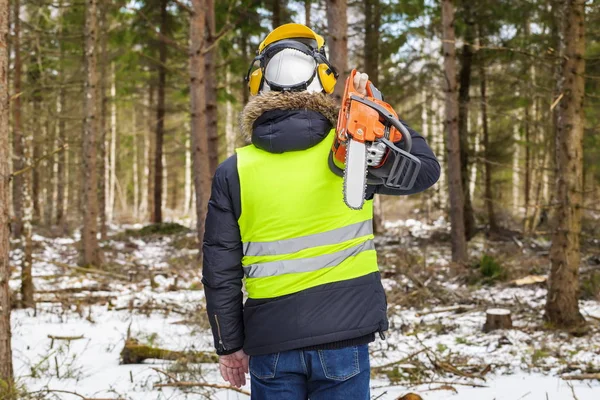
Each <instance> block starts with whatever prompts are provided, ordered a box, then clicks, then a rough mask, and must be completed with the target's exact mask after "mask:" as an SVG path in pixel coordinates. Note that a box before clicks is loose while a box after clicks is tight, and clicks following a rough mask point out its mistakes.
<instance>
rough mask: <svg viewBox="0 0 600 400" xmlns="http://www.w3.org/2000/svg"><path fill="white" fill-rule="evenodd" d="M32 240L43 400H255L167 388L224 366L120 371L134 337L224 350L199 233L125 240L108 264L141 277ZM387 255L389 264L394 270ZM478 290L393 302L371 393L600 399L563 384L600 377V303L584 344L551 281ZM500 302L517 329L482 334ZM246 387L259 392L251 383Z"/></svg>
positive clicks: (18, 320) (36, 373)
mask: <svg viewBox="0 0 600 400" xmlns="http://www.w3.org/2000/svg"><path fill="white" fill-rule="evenodd" d="M392 225H393V224H392ZM388 228H391V229H407V230H410V231H412V232H413V237H426V236H427V235H428V234H427V231H428V230H431V229H443V221H442V222H440V221H438V222H436V223H435V224H433V225H431V226H426V225H424V224H421V223H419V222H418V221H416V222H415V221H402V222H398V223H396V224H395V225H393V226H390V227H388ZM34 240H35V259H36V261H35V262H34V271H33V274H34V277H35V278H34V281H35V285H36V289H37V291H38V294H37V296H38V300H39V301H40V302H39V303H38V306H37V309H36V310H35V311H34V310H15V311H14V312H13V314H12V321H13V346H14V359H15V373H16V375H17V376H18V382H19V383H20V384H21V385H23V386H24V387H26V389H27V391H28V392H29V393H31V394H32V397H34V398H44V399H46V398H47V399H77V398H81V396H84V397H86V398H90V399H92V398H94V399H99V398H102V399H136V400H137V399H144V400H146V399H157V400H158V399H199V398H215V399H246V398H248V396H247V395H245V394H242V393H237V392H234V391H232V390H228V389H215V388H210V387H197V388H191V389H185V390H184V389H181V388H172V387H162V388H160V387H156V386H155V385H156V384H164V383H172V382H173V379H172V378H175V379H177V380H179V381H194V382H205V383H209V384H219V385H222V384H224V382H223V381H221V379H220V377H219V376H218V373H217V370H216V365H215V364H209V363H205V364H193V365H190V364H189V363H188V364H185V363H180V362H178V361H162V360H147V361H145V362H144V363H143V364H138V365H120V352H121V350H122V348H123V346H124V343H125V339H126V338H127V337H128V335H129V336H130V337H133V338H136V339H137V340H139V341H140V343H143V344H148V345H151V346H155V347H160V348H164V349H170V350H179V351H212V337H211V335H210V332H209V328H208V325H207V323H206V320H205V318H204V311H203V309H204V298H203V292H202V290H201V285H200V283H199V281H200V270H199V268H198V267H196V266H195V265H194V260H195V259H194V250H193V248H192V246H193V245H187V246H186V245H185V244H186V243H189V244H191V243H193V234H191V233H187V234H185V233H182V234H179V235H171V236H165V237H159V236H148V237H135V236H126V235H125V236H124V235H122V234H115V235H114V236H113V239H112V240H110V241H108V243H107V244H106V250H107V260H108V261H109V262H108V265H109V267H108V270H109V271H112V272H113V273H115V274H119V275H121V276H127V277H130V279H118V278H113V277H106V276H105V277H101V276H99V275H94V274H82V273H79V272H76V271H73V270H71V269H69V268H66V267H65V264H66V265H76V257H77V252H76V247H75V246H76V238H58V239H50V238H45V237H43V236H39V235H36V236H35V237H34ZM402 241H403V240H401V242H402ZM182 243H183V244H182ZM429 254H430V258H431V260H433V261H431V263H433V262H434V261H435V262H436V265H437V268H440V271H441V270H442V269H443V268H445V265H447V262H444V260H445V257H446V256H447V250H444V249H438V250H436V251H433V250H432V251H430V253H429ZM20 255H21V254H20V252H19V251H18V250H15V251H13V252H12V258H13V262H14V265H15V266H16V265H18V264H19V262H18V260H19V258H20ZM43 260H45V261H43ZM387 261H388V258H387V257H386V258H384V263H386V262H387ZM390 262H391V261H390ZM174 264H179V266H177V267H175V266H174ZM182 265H183V266H184V267H183V268H182V267H181V266H182ZM385 268H388V269H389V268H390V265H385ZM19 273H20V271H19V270H18V268H15V269H14V275H13V280H11V287H12V288H13V289H15V290H18V287H19V281H18V277H19ZM432 282H434V281H433V280H432ZM440 282H441V285H443V288H444V290H449V291H459V290H463V289H465V288H463V287H460V285H459V284H458V283H457V282H456V281H452V280H450V279H448V280H447V281H446V282H444V280H443V279H441V280H440ZM384 284H385V286H386V288H387V289H388V290H389V291H390V293H394V291H396V292H398V291H403V290H407V289H406V288H407V287H410V286H411V284H412V283H411V282H410V281H408V280H406V278H392V279H390V278H387V279H386V280H385V282H384ZM426 284H429V283H428V282H426ZM432 287H433V288H436V287H437V286H432ZM440 287H442V286H440ZM75 288H79V289H75ZM432 290H434V289H432ZM469 293H470V297H471V298H472V299H473V304H470V305H465V304H461V305H458V304H456V305H455V304H451V305H444V306H441V305H440V306H424V307H421V308H418V309H417V308H407V307H404V306H402V307H401V306H399V305H393V304H391V305H390V316H391V318H390V322H391V329H390V331H389V332H388V338H387V340H386V341H380V340H377V341H376V342H375V343H373V344H372V345H371V352H372V367H373V372H374V378H373V380H372V398H373V399H396V398H398V397H399V396H401V395H403V394H405V393H408V392H415V393H419V394H420V395H421V396H423V398H424V399H426V400H441V399H460V400H488V399H489V400H493V399H495V400H518V399H531V400H534V399H536V400H537V399H540V400H543V399H549V400H550V399H555V400H563V399H578V400H598V399H600V381H598V380H595V381H593V380H584V381H567V380H564V379H562V378H561V376H566V375H573V374H580V373H586V372H587V373H590V372H595V373H597V372H600V329H599V324H598V321H600V303H599V302H597V301H585V302H582V303H581V308H582V312H583V313H584V315H586V316H588V320H589V322H590V333H589V334H587V335H585V336H582V337H578V338H577V337H572V336H570V335H568V334H564V333H557V332H554V331H549V330H545V329H543V324H542V322H541V317H540V315H541V311H540V310H541V307H543V302H544V299H545V289H544V288H543V285H542V286H540V285H530V286H524V287H513V286H510V285H494V286H485V287H482V288H480V289H472V290H470V291H469ZM490 298H493V300H494V304H495V305H496V306H506V307H507V308H510V309H515V308H516V309H517V310H518V311H517V312H515V313H514V315H513V321H514V327H515V329H512V330H506V331H494V332H492V333H489V334H485V333H483V332H482V331H481V327H482V325H483V323H484V321H485V312H484V311H485V307H484V306H482V304H484V303H483V302H484V300H487V299H490ZM515 304H517V305H518V307H516V306H515ZM594 317H595V318H594ZM596 318H597V319H596ZM80 336H82V338H81V339H75V340H64V338H65V337H71V339H72V338H73V337H80ZM51 337H55V339H52V338H51ZM56 337H62V338H63V339H56ZM169 376H170V377H169ZM243 390H245V391H249V387H245V388H243ZM60 391H64V392H60ZM66 392H73V393H77V394H78V395H80V397H77V395H74V394H70V393H66Z"/></svg>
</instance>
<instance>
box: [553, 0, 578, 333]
mask: <svg viewBox="0 0 600 400" xmlns="http://www.w3.org/2000/svg"><path fill="white" fill-rule="evenodd" d="M561 6H562V7H564V8H562V7H561ZM555 7H557V8H558V9H561V10H562V13H561V15H564V20H563V22H562V23H563V31H562V35H561V36H560V37H561V38H562V40H563V41H564V55H565V57H564V61H563V64H562V69H561V71H562V77H561V78H562V79H561V80H560V81H559V85H560V86H559V87H560V90H559V92H561V93H563V94H564V97H563V98H562V100H561V102H560V104H559V105H558V107H559V108H558V120H557V122H558V125H557V137H556V150H555V154H556V171H557V172H556V173H557V179H556V199H557V202H558V204H557V209H556V227H555V229H554V232H553V235H552V248H551V250H550V260H551V262H552V269H551V272H550V280H549V289H548V298H547V301H546V314H545V317H546V319H547V320H548V321H549V322H550V323H551V324H552V325H554V326H556V327H559V328H576V327H578V326H580V325H582V324H584V323H585V320H584V318H583V316H582V315H581V313H580V312H579V302H578V295H579V264H580V261H581V253H580V243H579V240H580V238H579V235H580V233H581V208H582V205H583V127H584V112H583V100H584V92H585V78H584V73H585V59H584V54H585V0H568V1H566V2H565V3H564V5H563V4H561V3H555Z"/></svg>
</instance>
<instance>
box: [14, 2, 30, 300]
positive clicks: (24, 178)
mask: <svg viewBox="0 0 600 400" xmlns="http://www.w3.org/2000/svg"><path fill="white" fill-rule="evenodd" d="M14 7H15V14H14V18H15V43H14V49H15V74H14V85H15V89H14V90H15V93H21V76H22V75H21V65H20V64H21V62H20V56H18V54H19V53H20V43H19V36H20V35H19V34H18V33H17V32H20V29H19V26H20V22H19V12H18V10H19V9H20V7H21V5H20V1H19V0H16V1H15V4H14ZM17 58H18V59H19V61H18V63H17ZM17 64H19V68H18V69H17V68H16V67H17ZM13 125H14V129H13V131H14V135H15V140H17V139H18V142H19V143H18V153H20V163H19V165H20V167H21V168H25V167H27V166H29V165H31V163H32V160H31V141H32V135H31V134H23V132H22V131H23V124H22V119H21V100H20V96H18V97H16V98H15V99H14V100H13ZM15 144H17V143H16V142H15ZM15 153H17V151H15ZM15 156H16V154H15ZM32 174H33V172H32V171H26V172H25V173H23V174H21V175H17V177H20V182H19V183H18V184H19V185H20V187H19V190H18V191H19V201H20V202H21V204H20V205H19V207H20V214H21V215H20V220H19V224H20V226H19V231H20V232H19V233H20V236H19V237H20V240H21V245H22V246H23V257H22V258H21V290H20V291H21V305H22V306H23V307H33V306H34V305H35V304H34V301H33V291H34V287H33V277H32V273H31V263H32V254H33V241H32V227H31V223H32V218H33V202H32V197H31V184H32V176H33V175H32ZM13 185H17V181H16V180H15V181H14V182H13Z"/></svg>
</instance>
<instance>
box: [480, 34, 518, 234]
mask: <svg viewBox="0 0 600 400" xmlns="http://www.w3.org/2000/svg"><path fill="white" fill-rule="evenodd" d="M481 30H482V29H481V26H479V43H480V45H482V46H483V34H482V32H481ZM479 90H480V93H481V126H482V129H483V152H484V153H483V158H484V171H485V183H484V186H485V194H484V198H485V200H484V203H485V209H486V211H487V215H488V223H489V226H490V231H491V232H495V231H497V230H498V224H497V222H496V214H495V212H494V201H493V200H494V197H493V193H492V164H491V163H490V161H491V160H490V157H491V156H492V155H491V148H490V131H489V127H488V116H487V77H486V73H485V58H484V57H483V51H482V50H479ZM513 173H514V171H513Z"/></svg>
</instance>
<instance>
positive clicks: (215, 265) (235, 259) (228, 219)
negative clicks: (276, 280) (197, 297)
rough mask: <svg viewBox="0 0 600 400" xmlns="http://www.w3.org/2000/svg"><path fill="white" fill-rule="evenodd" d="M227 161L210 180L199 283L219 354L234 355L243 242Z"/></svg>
mask: <svg viewBox="0 0 600 400" xmlns="http://www.w3.org/2000/svg"><path fill="white" fill-rule="evenodd" d="M230 160H231V159H230ZM230 160H227V161H225V162H224V163H223V164H221V165H220V166H219V168H217V171H216V173H215V176H214V178H213V183H212V193H211V197H210V201H209V203H208V213H207V215H206V225H205V232H204V243H203V253H204V258H203V266H202V283H203V285H204V293H205V296H206V310H207V312H208V319H209V321H210V325H211V328H212V333H213V337H214V343H215V348H216V349H217V354H219V355H224V354H231V353H234V352H235V351H237V350H239V349H241V348H242V346H243V344H244V320H243V312H242V310H243V304H242V302H243V295H242V279H243V277H244V272H243V269H242V255H243V254H242V241H241V235H240V229H239V226H238V223H237V218H236V216H235V211H234V209H235V207H234V202H233V199H232V195H231V189H230V185H231V183H232V182H231V181H232V180H233V181H237V182H234V184H235V183H237V184H238V185H239V178H237V168H236V163H235V159H234V160H233V161H230ZM232 168H233V170H232ZM232 175H235V177H233V176H232Z"/></svg>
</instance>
